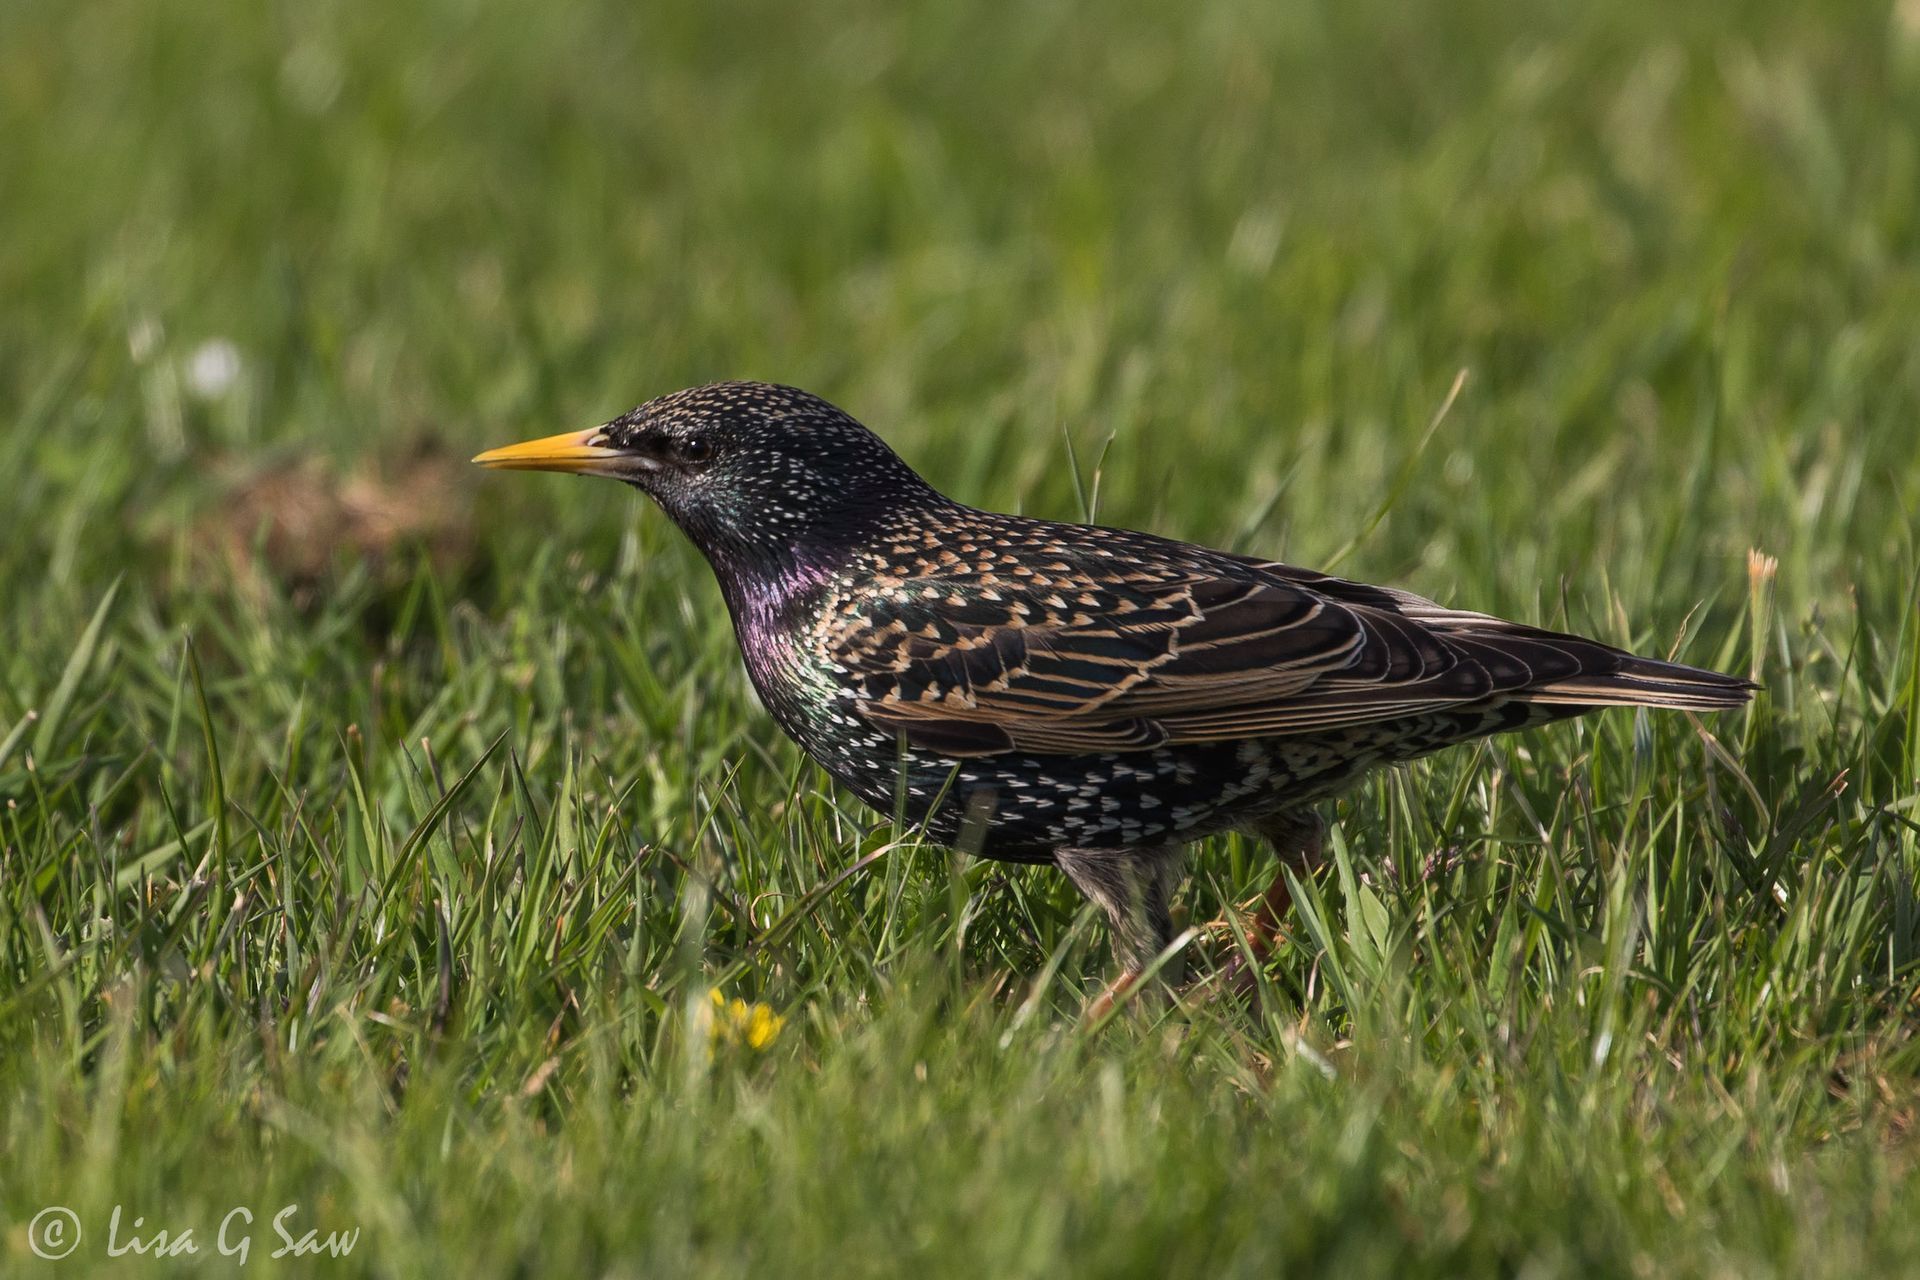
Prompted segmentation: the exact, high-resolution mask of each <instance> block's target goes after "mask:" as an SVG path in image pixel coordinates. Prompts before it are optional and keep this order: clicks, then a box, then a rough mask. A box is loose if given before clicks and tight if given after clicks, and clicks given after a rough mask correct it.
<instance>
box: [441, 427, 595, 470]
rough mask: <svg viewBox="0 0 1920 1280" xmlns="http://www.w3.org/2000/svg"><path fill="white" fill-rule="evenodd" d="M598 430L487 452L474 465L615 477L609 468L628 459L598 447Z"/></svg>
mask: <svg viewBox="0 0 1920 1280" xmlns="http://www.w3.org/2000/svg"><path fill="white" fill-rule="evenodd" d="M602 438H603V435H602V432H601V429H600V428H599V427H589V428H588V429H587V430H585V431H563V432H561V433H560V434H559V435H557V436H542V437H541V438H540V439H538V440H528V441H525V442H523V443H521V444H510V445H507V446H506V447H504V448H500V449H489V450H487V451H486V452H485V453H482V454H477V455H475V457H474V459H473V460H474V461H475V462H477V463H479V464H480V465H481V466H483V467H494V468H497V469H499V470H502V471H573V472H584V473H586V474H589V475H595V474H598V475H611V474H614V472H613V468H612V466H611V464H612V463H613V462H614V461H615V460H616V459H620V458H625V457H627V456H628V455H627V454H625V453H623V452H622V451H621V450H619V449H609V448H608V447H607V446H606V445H604V444H601V443H600V441H601V439H602Z"/></svg>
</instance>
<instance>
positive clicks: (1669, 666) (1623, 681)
mask: <svg viewBox="0 0 1920 1280" xmlns="http://www.w3.org/2000/svg"><path fill="white" fill-rule="evenodd" d="M1759 687H1760V686H1758V685H1756V684H1755V683H1754V682H1753V681H1751V680H1743V679H1741V678H1740V677H1739V676H1729V675H1723V674H1721V673H1720V672H1718V671H1707V670H1704V669H1702V668H1700V667H1689V666H1683V665H1682V664H1680V663H1678V662H1661V661H1659V660H1657V659H1654V658H1637V657H1632V656H1629V655H1624V654H1623V655H1621V657H1620V659H1619V665H1618V667H1617V668H1616V669H1615V670H1612V671H1595V672H1584V673H1582V674H1580V675H1577V676H1574V677H1572V678H1570V679H1566V680H1556V681H1554V682H1552V683H1551V684H1543V685H1539V686H1537V687H1535V688H1532V689H1528V690H1527V691H1525V692H1524V693H1521V694H1520V695H1518V696H1520V697H1521V698H1524V699H1526V700H1527V701H1529V702H1539V703H1544V704H1547V705H1551V706H1576V707H1671V708H1674V709H1676V710H1684V711H1723V710H1725V709H1727V708H1728V707H1739V706H1744V705H1746V703H1748V702H1749V701H1751V700H1752V698H1753V693H1754V690H1755V689H1758V688H1759Z"/></svg>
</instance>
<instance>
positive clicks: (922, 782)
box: [482, 383, 1750, 967]
mask: <svg viewBox="0 0 1920 1280" xmlns="http://www.w3.org/2000/svg"><path fill="white" fill-rule="evenodd" d="M555 439H556V440H561V439H563V438H560V437H556V438H555ZM564 439H568V440H572V439H575V438H573V437H568V438H564ZM577 439H578V441H579V443H578V445H577V446H569V448H570V449H571V450H572V452H569V453H568V455H567V456H568V458H570V459H575V460H574V461H571V462H568V463H567V464H566V465H565V466H564V467H563V469H567V470H576V471H580V470H584V471H590V472H592V473H593V474H601V475H612V476H615V477H616V478H619V479H623V480H627V481H628V482H629V483H632V484H634V485H636V486H638V487H639V488H641V489H643V490H645V491H646V492H648V493H649V494H650V495H651V496H653V497H654V498H655V499H656V500H657V501H659V503H660V504H661V506H662V507H663V508H664V509H665V510H666V512H667V513H668V514H669V515H670V516H671V517H672V518H673V519H674V520H675V521H676V523H678V524H679V525H680V526H681V528H683V529H684V530H685V531H686V532H687V534H688V535H689V536H690V537H691V538H692V539H693V541H694V542H695V543H696V544H697V545H698V546H699V547H700V549H701V550H702V551H703V552H704V553H705V554H706V556H707V558H708V560H709V562H710V563H711V564H712V566H713V568H714V571H715V573H716V575H717V576H718V578H719V581H720V585H721V589H722V592H723V594H724V596H725V598H726V601H727V605H728V608H729V609H730V610H731V612H732V615H733V620H734V626H735V630H736V633H737V635H738V637H739V641H740V647H741V652H742V654H743V655H744V657H745V660H746V665H747V670H748V672H749V673H750V675H751V677H752V680H753V684H754V687H755V688H756V689H757V690H758V691H759V693H760V696H761V698H762V700H763V701H764V702H765V704H766V706H767V708H768V710H769V711H770V712H771V713H772V714H773V716H774V718H775V719H776V720H777V721H778V722H779V723H780V725H781V727H782V728H783V729H785V730H786V732H787V733H788V734H789V735H791V736H792V737H793V738H794V740H795V741H797V742H798V743H799V744H800V745H801V746H802V747H803V748H804V749H805V750H806V751H807V753H808V754H809V755H811V756H812V757H813V758H814V759H815V760H817V761H819V763H820V764H821V765H822V766H823V767H825V769H826V770H827V771H828V773H830V774H832V775H833V776H834V777H835V778H836V779H838V780H839V781H840V782H842V783H843V784H845V785H846V786H847V787H848V788H849V789H851V790H852V791H853V792H855V793H856V794H857V795H859V796H860V797H861V798H862V799H863V800H865V801H867V802H868V803H869V804H871V805H873V806H875V807H876V808H878V809H880V810H882V811H885V812H892V811H894V809H895V807H896V805H897V804H899V803H900V802H901V801H902V800H904V803H905V808H906V811H907V812H908V813H909V814H910V815H911V816H912V817H913V818H915V819H916V820H918V821H922V822H924V823H925V825H926V829H927V830H928V832H929V833H930V834H931V835H932V836H933V837H934V838H936V839H938V840H941V841H944V842H947V843H953V844H959V845H962V846H964V847H968V848H971V849H973V850H974V851H976V852H979V853H982V854H984V855H985V856H988V857H993V858H1002V859H1008V860H1014V861H1028V862H1048V861H1057V862H1061V863H1062V864H1063V865H1066V866H1067V868H1068V869H1069V871H1070V872H1073V873H1074V878H1075V881H1076V883H1079V884H1081V887H1082V888H1083V889H1085V890H1087V891H1088V892H1089V893H1090V894H1092V895H1093V896H1095V897H1097V898H1101V899H1102V905H1103V906H1105V907H1106V908H1107V909H1108V911H1109V913H1110V914H1114V915H1115V924H1116V926H1124V925H1125V924H1126V923H1127V921H1126V919H1125V917H1126V916H1127V915H1128V913H1129V912H1132V913H1135V914H1137V913H1138V911H1139V910H1141V909H1143V908H1142V906H1141V903H1142V902H1143V901H1145V898H1143V897H1142V894H1146V896H1147V897H1150V896H1151V894H1150V893H1147V892H1146V890H1147V889H1151V890H1152V891H1153V892H1157V893H1160V894H1161V895H1162V896H1164V885H1163V882H1164V881H1165V877H1166V866H1167V862H1168V856H1167V850H1169V849H1177V848H1178V846H1181V845H1184V844H1186V843H1189V842H1191V841H1193V840H1195V839H1198V838H1200V837H1203V836H1206V835H1209V834H1213V833H1216V832H1220V831H1225V830H1229V829H1236V828H1239V829H1249V830H1270V831H1278V830H1283V829H1284V830H1293V829H1295V826H1297V823H1296V824H1295V825H1294V826H1290V825H1289V824H1290V823H1292V822H1294V818H1295V816H1296V815H1298V814H1299V813H1300V812H1301V811H1302V810H1303V808H1304V807H1305V806H1308V805H1311V804H1312V803H1313V802H1315V801H1317V800H1321V799H1323V798H1325V797H1327V796H1329V795H1331V794H1333V793H1334V792H1336V791H1338V790H1340V789H1341V788H1342V787H1343V786H1345V785H1347V784H1349V783H1350V782H1352V781H1353V780H1354V779H1355V778H1356V777H1358V776H1359V775H1360V774H1361V773H1363V772H1365V771H1366V770H1367V769H1369V768H1372V767H1374V766H1377V765H1381V764H1386V763H1390V762H1394V761H1399V760H1407V759H1411V758H1414V757H1416V756H1420V755H1424V754H1427V753H1428V752H1431V751H1435V750H1438V749H1440V748H1442V747H1445V746H1448V745H1450V744H1452V743H1456V742H1461V741H1465V740H1468V739H1471V738H1476V737H1480V736H1483V735H1485V734H1489V733H1496V732H1501V731H1505V730H1509V729H1518V728H1523V727H1526V726H1528V725H1532V724H1538V723H1542V722H1545V721H1549V720H1554V719H1559V718H1562V717H1565V716H1569V715H1577V714H1579V713H1581V712H1583V711H1586V710H1590V709H1593V708H1595V707H1601V706H1614V705H1642V706H1667V707H1683V708H1691V709H1697V710H1712V709H1715V708H1720V707H1728V706H1735V705H1738V704H1739V703H1741V702H1744V701H1745V700H1746V699H1747V697H1748V696H1749V695H1748V690H1749V688H1750V686H1749V685H1748V684H1747V683H1746V682H1744V681H1741V680H1738V679H1735V678H1732V677H1728V676H1723V675H1719V674H1716V673H1713V672H1707V671H1701V670H1697V669H1695V668H1691V667H1684V666H1679V665H1677V664H1672V663H1666V662H1660V661H1656V660H1652V659H1645V658H1638V657H1634V656H1632V655H1630V654H1627V653H1624V652H1622V651H1620V650H1618V649H1615V648H1612V647H1611V646H1608V645H1604V644H1601V643H1599V642H1597V641H1593V640H1587V639H1583V638H1580V637H1576V636H1569V635H1561V634H1557V633H1554V632H1550V631H1544V630H1540V629H1537V628H1533V627H1527V626H1523V625H1520V624H1517V623H1511V622H1506V621H1503V620H1501V619H1498V618H1493V617H1490V616H1488V615H1485V614H1479V613H1472V612H1465V611H1460V610H1453V609H1448V608H1445V607H1443V606H1441V605H1438V604H1435V603H1434V602H1432V601H1430V600H1426V599H1423V598H1421V597H1418V596H1414V595H1411V594H1409V593H1406V592H1401V591H1396V590H1391V589H1387V588H1380V587H1371V586H1366V585H1364V584H1361V583H1355V582H1349V581H1345V580H1342V579H1337V578H1332V577H1328V576H1326V575H1323V574H1317V573H1313V572H1311V571H1308V570H1303V569H1298V568H1294V567H1292V566H1289V565H1284V564H1279V563H1276V562H1272V561H1266V560H1260V559H1256V558H1249V557H1245V556H1236V555H1229V554H1227V553H1225V552H1220V551H1213V550H1209V549H1207V548H1204V547H1198V546H1193V545H1190V544H1187V543H1182V542H1174V541H1170V540H1168V539H1165V538H1159V537H1155V536H1153V535H1151V534H1146V533H1137V532H1132V531H1128V530H1121V529H1108V528H1100V527H1094V526H1086V525H1074V524H1063V523H1057V522H1053V521H1045V520H1035V519H1028V518H1023V517H1017V516H1009V515H1000V514H996V513H993V512H986V511H979V510H975V509H973V508H971V507H967V506H964V505H962V504H960V503H958V502H955V501H953V500H951V499H949V498H947V497H945V496H943V495H942V494H940V493H938V492H937V491H936V490H934V489H933V488H932V487H931V486H929V485H928V484H927V483H926V482H925V481H923V480H922V479H921V478H920V477H919V476H918V475H916V474H915V473H914V472H913V471H912V470H911V469H910V468H908V467H907V465H906V464H905V463H904V462H902V461H901V460H900V459H899V458H898V457H897V456H896V455H895V454H894V453H893V452H892V451H891V450H890V449H888V448H887V446H886V445H885V444H883V443H882V442H881V441H880V440H879V439H878V438H877V437H876V436H874V435H873V434H872V433H871V432H869V431H868V430H867V429H866V428H865V427H863V426H861V425H860V424H859V423H857V422H855V421H854V420H853V419H852V418H850V417H848V416H847V415H845V414H844V413H842V412H840V411H839V410H838V409H835V408H834V407H833V406H832V405H829V404H827V403H826V402H825V401H823V400H820V399H819V398H817V397H815V396H812V395H809V394H807V393H805V392H802V391H797V390H794V389H791V388H786V387H775V386H770V385H766V384H761V383H720V384H716V385H714V386H709V387H700V388H695V389H693V390H690V391H683V392H678V393H675V394H673V395H668V396H663V397H661V398H660V399H657V400H653V401H650V402H648V403H647V404H644V405H641V406H640V407H639V408H637V409H635V410H633V411H632V412H631V413H628V414H625V415H623V416H622V417H620V418H618V419H616V420H614V421H613V422H611V423H608V424H607V425H606V426H605V427H602V428H598V429H596V430H595V431H592V432H586V433H581V435H580V436H579V437H578V438H577ZM536 443H537V444H538V443H550V442H536ZM532 448H533V446H519V447H518V449H520V450H529V449H532ZM509 455H515V451H514V450H501V451H496V454H490V455H482V460H483V461H491V462H494V463H495V464H496V465H518V466H542V465H552V466H560V465H561V464H559V463H552V462H548V463H543V462H541V461H539V460H538V459H537V458H531V455H529V458H530V460H523V461H516V460H513V459H512V458H510V457H509ZM515 456H518V455H515ZM579 459H586V461H580V460H579ZM1301 829H1304V828H1301ZM1063 851H1064V852H1063ZM1089 851H1091V854H1092V855H1093V857H1092V861H1093V862H1094V863H1095V864H1097V865H1103V866H1104V865H1106V864H1107V863H1109V862H1110V863H1111V864H1112V865H1114V866H1118V867H1121V868H1123V869H1125V868H1129V867H1134V866H1135V864H1136V863H1137V864H1138V865H1139V866H1141V867H1145V866H1148V865H1149V864H1151V866H1152V868H1153V873H1152V874H1151V875H1147V874H1144V873H1143V874H1141V875H1139V876H1134V875H1132V874H1131V872H1129V873H1128V874H1124V875H1118V876H1116V877H1110V879H1111V880H1112V882H1113V884H1115V885H1120V884H1130V883H1134V882H1136V881H1137V882H1138V883H1140V884H1141V885H1144V886H1146V889H1143V890H1142V891H1141V892H1140V893H1133V894H1129V893H1128V892H1122V891H1121V890H1120V889H1114V890H1113V891H1112V892H1107V891H1106V890H1105V889H1104V888H1102V884H1103V883H1104V882H1103V881H1101V879H1100V877H1099V876H1092V877H1091V879H1092V883H1091V884H1090V883H1089V874H1090V873H1088V872H1087V871H1086V866H1087V864H1088V860H1089ZM1129 851H1137V854H1138V856H1137V858H1136V857H1134V856H1133V855H1132V854H1130V853H1129ZM1284 852H1285V850H1283V853H1284ZM1173 865H1174V866H1175V867H1176V868H1177V861H1176V862H1175V863H1174V864H1173ZM1162 905H1164V904H1162ZM1124 931H1125V930H1124V929H1123V932H1124ZM1134 932H1136V933H1138V934H1139V939H1140V940H1139V942H1138V945H1137V946H1134V947H1132V948H1130V954H1129V955H1128V956H1127V962H1128V964H1129V966H1131V967H1137V966H1138V965H1139V964H1140V963H1142V962H1143V961H1144V959H1146V958H1150V956H1151V952H1152V950H1154V949H1157V946H1158V944H1160V943H1163V942H1164V941H1165V938H1164V936H1163V935H1164V930H1162V929H1157V928H1149V929H1145V930H1136V931H1134Z"/></svg>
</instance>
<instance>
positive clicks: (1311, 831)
mask: <svg viewBox="0 0 1920 1280" xmlns="http://www.w3.org/2000/svg"><path fill="white" fill-rule="evenodd" d="M1253 829H1254V831H1255V832H1256V833H1257V834H1259V835H1261V836H1264V837H1265V838H1266V839H1267V840H1268V841H1269V842H1270V843H1271V844H1272V845H1273V851H1274V853H1275V854H1277V855H1278V856H1279V859H1280V865H1279V866H1278V867H1276V868H1275V869H1274V873H1273V883H1272V884H1270V885H1268V886H1267V891H1266V893H1265V894H1263V895H1261V898H1260V905H1259V906H1257V907H1255V908H1254V911H1253V915H1252V916H1251V917H1250V918H1249V919H1248V920H1247V921H1246V930H1247V951H1250V952H1252V957H1251V960H1252V962H1251V963H1249V957H1248V955H1247V951H1240V950H1236V951H1235V952H1234V953H1233V955H1232V957H1231V958H1230V959H1229V960H1228V961H1227V965H1226V969H1225V972H1224V975H1223V977H1224V979H1225V981H1226V982H1227V984H1228V985H1230V986H1231V987H1233V989H1234V990H1236V991H1239V992H1242V993H1243V994H1244V993H1245V992H1248V991H1251V990H1252V989H1253V971H1254V967H1255V966H1256V965H1258V964H1259V963H1260V962H1261V961H1262V960H1265V959H1266V958H1267V955H1268V954H1269V953H1270V952H1272V950H1273V948H1274V946H1275V945H1276V944H1277V943H1278V942H1279V940H1280V926H1281V923H1282V922H1283V921H1284V920H1285V919H1286V917H1287V914H1288V913H1289V912H1291V911H1292V910H1293V891H1292V890H1290V889H1289V888H1288V887H1287V871H1288V870H1289V869H1291V870H1292V871H1293V873H1294V874H1295V875H1297V876H1304V875H1307V874H1308V873H1309V872H1311V871H1312V870H1313V869H1314V868H1315V867H1318V866H1319V865H1320V863H1321V861H1322V860H1323V859H1324V857H1325V844H1326V834H1327V824H1326V822H1325V820H1324V819H1322V818H1321V817H1320V815H1319V814H1317V813H1315V812H1313V811H1312V810H1311V809H1289V810H1285V811H1283V812H1281V813H1276V814H1274V815H1273V816H1272V817H1269V818H1265V819H1262V820H1261V821H1260V822H1259V823H1257V824H1255V826H1254V828H1253Z"/></svg>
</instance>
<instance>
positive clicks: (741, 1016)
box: [707, 987, 787, 1052]
mask: <svg viewBox="0 0 1920 1280" xmlns="http://www.w3.org/2000/svg"><path fill="white" fill-rule="evenodd" d="M707 999H708V1000H709V1001H711V1002H712V1005H713V1007H712V1010H711V1011H710V1013H709V1014H708V1017H707V1035H708V1036H709V1037H710V1038H711V1039H712V1040H713V1042H714V1043H715V1044H736V1045H737V1044H743V1045H745V1046H747V1048H749V1049H752V1050H754V1051H755V1052H758V1051H760V1050H763V1049H767V1048H770V1047H771V1046H772V1044H773V1042H774V1041H775V1040H778V1039H779V1038H780V1028H782V1027H784V1026H786V1025H787V1020H786V1019H785V1018H783V1017H781V1016H780V1015H779V1014H777V1013H775V1012H774V1011H773V1009H772V1007H771V1006H769V1005H764V1004H759V1003H754V1004H748V1003H747V1002H746V1001H745V1000H741V999H738V998H736V999H732V1000H729V999H727V997H726V996H724V995H722V994H721V992H720V988H718V987H714V988H712V989H710V990H709V991H708V992H707Z"/></svg>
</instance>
